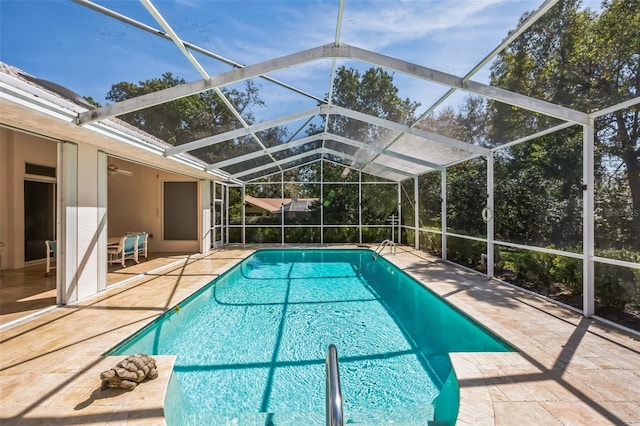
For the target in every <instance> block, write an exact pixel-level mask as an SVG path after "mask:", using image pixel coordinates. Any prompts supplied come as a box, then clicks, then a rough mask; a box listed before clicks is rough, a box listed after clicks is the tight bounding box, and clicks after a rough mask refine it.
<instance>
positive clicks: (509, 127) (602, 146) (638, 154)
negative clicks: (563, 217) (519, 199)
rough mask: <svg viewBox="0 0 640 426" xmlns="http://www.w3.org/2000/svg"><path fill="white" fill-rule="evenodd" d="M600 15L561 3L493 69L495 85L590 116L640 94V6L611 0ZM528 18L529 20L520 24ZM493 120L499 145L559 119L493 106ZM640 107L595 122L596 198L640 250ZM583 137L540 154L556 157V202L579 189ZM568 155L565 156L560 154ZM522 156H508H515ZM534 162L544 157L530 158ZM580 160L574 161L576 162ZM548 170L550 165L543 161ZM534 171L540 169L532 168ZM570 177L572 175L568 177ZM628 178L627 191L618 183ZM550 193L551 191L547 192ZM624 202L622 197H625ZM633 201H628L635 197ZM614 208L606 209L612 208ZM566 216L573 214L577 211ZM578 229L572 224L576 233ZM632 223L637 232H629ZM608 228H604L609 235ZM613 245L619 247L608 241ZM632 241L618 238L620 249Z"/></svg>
mask: <svg viewBox="0 0 640 426" xmlns="http://www.w3.org/2000/svg"><path fill="white" fill-rule="evenodd" d="M602 7H603V9H602V12H601V14H600V15H597V14H596V13H594V12H593V11H590V10H588V9H587V10H583V11H580V1H579V0H561V1H560V2H558V4H557V5H556V6H555V7H554V8H552V9H551V10H550V11H549V12H548V13H547V14H546V15H545V16H544V17H543V18H542V19H540V20H539V21H538V22H536V23H535V24H534V25H533V26H532V27H531V28H530V29H529V30H527V31H525V32H524V33H523V34H522V35H521V36H520V37H518V39H517V40H516V41H515V42H514V43H512V44H511V45H510V46H509V47H508V48H507V49H505V51H504V52H502V53H501V54H500V55H499V57H498V59H497V60H496V61H495V62H494V64H493V65H492V72H491V83H492V84H493V85H496V86H499V87H502V88H505V89H509V90H512V91H515V92H518V93H522V94H525V95H528V96H532V97H535V98H538V99H543V100H547V101H550V102H553V103H556V104H559V105H563V106H567V107H570V108H573V109H576V110H580V111H584V112H593V111H596V110H600V109H602V108H605V107H608V106H612V105H615V104H617V103H620V102H623V101H625V100H629V99H632V98H635V97H637V96H638V92H639V91H638V89H639V88H640V73H639V62H640V1H639V0H607V1H604V2H603V4H602ZM526 17H527V16H523V18H522V20H524V19H526ZM487 116H488V118H489V120H490V121H489V122H490V128H489V131H488V135H487V138H488V139H489V140H491V141H492V143H493V144H494V145H498V144H500V143H503V142H508V141H510V140H514V139H517V138H519V137H521V136H523V135H526V134H529V133H532V132H535V131H537V130H541V129H544V128H547V127H550V126H551V125H552V124H554V120H553V119H550V118H548V117H544V116H541V115H540V114H535V113H531V112H528V111H524V110H520V109H514V108H513V107H510V106H508V105H505V104H501V103H499V102H495V101H491V102H489V104H488V110H487ZM639 126H640V121H639V116H638V106H637V105H636V106H635V107H632V108H628V109H623V110H620V111H616V112H612V113H610V114H606V115H604V116H603V117H601V118H599V119H598V120H597V121H596V145H597V159H596V160H597V178H598V182H599V185H598V188H597V194H596V195H597V197H598V200H599V202H600V203H599V210H598V212H599V213H600V216H601V220H602V221H606V220H607V218H602V214H601V213H602V212H603V211H604V210H606V209H607V207H609V210H611V207H612V206H616V211H618V212H620V211H626V212H627V214H626V215H624V214H619V215H617V216H615V217H609V218H608V220H609V221H612V220H613V221H615V222H616V223H615V224H612V223H608V224H607V225H608V226H609V227H611V226H612V225H613V227H616V228H629V227H631V228H632V229H633V232H632V233H631V235H630V237H631V238H632V239H633V240H634V241H635V244H636V245H639V244H640V213H638V214H636V212H640V133H639ZM581 139H582V134H581V132H574V134H573V135H567V134H566V133H563V134H559V135H558V134H556V135H555V137H554V136H552V137H546V138H541V139H540V141H539V142H538V145H539V146H540V144H543V145H544V146H543V147H542V152H548V153H549V154H550V157H552V158H553V157H555V158H554V160H555V162H554V163H553V164H554V165H553V167H555V168H556V169H557V173H555V172H554V171H550V169H549V168H548V166H547V167H546V169H545V164H544V163H540V164H539V166H540V167H542V169H541V170H546V171H547V172H549V171H550V173H551V175H549V174H546V175H545V176H550V177H551V179H555V178H554V176H556V177H558V176H560V177H561V178H562V179H561V180H562V181H563V183H561V184H559V185H561V186H564V189H563V190H562V191H560V193H558V199H559V200H562V199H570V198H571V197H572V196H573V195H574V194H573V193H574V188H575V185H576V184H577V183H578V178H579V173H580V172H579V170H580V168H581V165H580V164H573V165H569V164H567V162H570V161H571V158H572V157H571V155H576V156H579V153H580V151H579V149H580V146H581V143H582V140H581ZM563 150H564V151H565V153H566V154H567V155H566V156H557V155H554V153H558V154H559V153H561V152H562V151H563ZM522 154H524V152H521V153H518V152H517V150H516V149H511V150H509V152H508V154H507V155H509V156H512V157H513V158H514V165H515V164H517V163H518V160H517V157H518V156H519V155H522ZM529 154H530V155H532V156H533V157H529V159H530V160H531V159H534V160H535V159H542V157H538V156H536V155H535V153H529ZM574 158H576V157H574ZM545 162H546V163H547V164H548V165H549V164H551V163H549V162H548V161H545ZM530 167H537V166H536V165H534V164H531V165H530ZM566 173H569V174H570V175H572V177H570V178H568V179H567V178H566ZM621 177H624V180H625V181H626V185H624V186H627V187H628V190H626V191H620V188H619V187H616V186H615V185H614V186H610V185H608V184H607V182H615V183H616V185H620V183H621V179H620V178H621ZM545 187H546V186H545ZM616 194H618V195H619V196H617V195H616ZM620 196H621V197H622V198H621V197H620ZM629 196H630V197H629ZM609 203H611V204H610V205H609V206H606V205H603V204H609ZM566 214H571V209H570V210H567V212H566ZM578 225H579V224H571V226H572V227H575V226H578ZM629 225H631V226H629ZM605 229H606V227H604V226H603V227H601V230H602V231H605ZM610 242H612V243H614V241H610ZM624 242H627V243H629V242H630V241H629V240H628V239H626V241H620V240H618V243H624Z"/></svg>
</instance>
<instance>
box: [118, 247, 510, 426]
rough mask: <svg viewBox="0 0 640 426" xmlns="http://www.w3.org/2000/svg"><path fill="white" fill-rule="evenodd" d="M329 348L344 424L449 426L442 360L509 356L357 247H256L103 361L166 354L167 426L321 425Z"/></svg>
mask: <svg viewBox="0 0 640 426" xmlns="http://www.w3.org/2000/svg"><path fill="white" fill-rule="evenodd" d="M330 343H333V344H335V345H336V347H337V348H338V357H339V363H340V377H341V383H342V393H343V401H344V418H345V424H349V423H350V424H369V425H371V424H389V423H393V424H394V425H422V424H424V425H426V424H428V422H429V421H433V420H437V421H442V422H445V423H448V424H453V423H454V422H455V419H456V416H457V409H458V388H457V382H456V380H455V375H454V374H453V372H452V368H451V363H450V361H449V357H448V353H449V352H469V351H482V352H487V351H500V352H502V351H508V350H510V348H509V347H508V346H507V345H506V344H505V343H503V342H501V341H500V340H498V339H497V338H496V337H495V336H493V335H491V334H490V333H489V332H487V331H486V330H484V329H483V328H482V327H480V326H479V325H477V324H476V323H474V322H473V321H471V320H469V319H468V318H467V317H466V316H464V315H463V314H461V313H460V312H458V311H456V310H455V309H453V308H452V307H451V306H450V305H448V304H447V303H445V302H444V301H443V300H441V299H440V298H438V297H437V296H435V295H434V294H433V293H431V292H430V291H429V290H427V289H426V288H424V287H423V286H421V285H420V284H419V283H417V282H416V281H414V280H413V279H412V278H410V277H409V276H408V275H406V274H405V273H403V272H402V271H400V270H399V269H397V268H396V267H394V266H393V265H392V264H390V263H389V262H387V261H386V260H384V259H383V258H378V259H377V260H374V259H373V257H372V252H371V251H369V250H306V251H303V250H262V251H258V252H256V253H255V254H254V255H252V256H251V257H249V258H247V259H245V260H244V261H243V262H241V263H240V264H239V265H237V266H235V267H234V268H232V269H231V270H230V271H228V272H227V273H225V274H223V275H222V276H221V277H219V278H217V279H216V280H214V281H212V283H211V284H210V285H208V286H206V287H205V288H203V289H202V290H201V291H199V292H198V293H196V294H194V295H193V296H191V297H190V298H189V299H187V300H185V301H183V302H182V303H180V304H179V309H172V310H171V311H169V312H167V313H166V314H165V315H163V316H162V317H160V318H159V319H158V320H156V321H155V322H153V323H152V324H150V325H149V326H147V327H145V328H144V329H143V330H141V331H140V332H138V333H136V334H135V335H134V336H132V337H131V338H129V339H127V340H126V341H125V342H123V343H122V344H120V345H119V346H117V347H116V348H114V349H113V350H111V351H110V352H109V354H110V355H128V354H135V353H147V354H151V355H160V354H173V355H177V360H176V364H175V366H174V371H173V375H172V378H171V381H170V384H169V391H168V393H167V398H166V401H165V408H166V410H165V415H166V419H167V423H168V424H169V425H170V426H172V425H187V424H194V425H200V424H220V425H227V424H228V425H266V424H269V422H271V424H272V425H274V426H275V425H314V424H317V425H323V424H324V423H325V417H324V410H325V408H324V407H325V367H324V363H325V356H326V351H327V347H328V345H329V344H330Z"/></svg>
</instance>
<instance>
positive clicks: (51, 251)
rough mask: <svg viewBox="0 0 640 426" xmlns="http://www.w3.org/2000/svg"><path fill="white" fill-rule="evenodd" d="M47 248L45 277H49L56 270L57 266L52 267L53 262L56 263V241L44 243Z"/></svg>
mask: <svg viewBox="0 0 640 426" xmlns="http://www.w3.org/2000/svg"><path fill="white" fill-rule="evenodd" d="M44 245H45V246H46V247H47V268H46V270H45V272H44V276H45V277H48V276H49V273H50V272H51V270H52V269H56V267H55V266H51V262H56V254H57V250H56V240H47V241H45V242H44Z"/></svg>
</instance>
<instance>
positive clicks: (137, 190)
mask: <svg viewBox="0 0 640 426" xmlns="http://www.w3.org/2000/svg"><path fill="white" fill-rule="evenodd" d="M109 162H110V163H111V162H112V163H113V164H115V165H116V166H118V167H119V168H122V169H125V170H128V171H130V172H132V173H133V175H132V176H125V175H119V174H116V175H114V176H111V177H109V178H108V182H107V183H108V197H107V200H108V205H107V212H108V213H107V214H108V218H109V229H108V233H109V237H119V236H122V235H125V234H126V233H127V232H128V231H145V232H147V233H149V234H150V235H152V237H150V238H149V251H153V252H194V253H195V252H199V251H200V249H201V248H200V243H199V241H198V240H194V241H164V240H163V239H162V228H163V222H162V211H163V209H162V202H163V201H162V188H163V184H164V182H198V181H197V180H195V179H193V178H188V177H185V176H181V175H177V174H173V173H168V172H165V171H162V170H157V169H152V168H149V167H145V166H142V165H139V164H135V163H131V162H127V161H123V160H119V159H117V158H116V159H113V160H110V161H109ZM199 193H200V192H199ZM201 198H202V197H201V196H199V199H198V204H199V205H201V202H202V199H201ZM198 235H202V212H201V211H200V210H198Z"/></svg>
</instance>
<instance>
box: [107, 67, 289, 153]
mask: <svg viewBox="0 0 640 426" xmlns="http://www.w3.org/2000/svg"><path fill="white" fill-rule="evenodd" d="M184 83H186V82H185V80H184V79H182V78H179V77H175V76H173V75H172V74H171V73H169V72H167V73H164V74H162V76H161V77H160V78H152V79H150V80H146V81H141V82H139V83H138V84H135V83H129V82H120V83H117V84H114V85H113V86H112V87H111V90H110V91H109V93H108V94H107V96H106V99H107V100H110V101H113V102H120V101H123V100H126V99H131V98H135V97H138V96H141V95H145V94H149V93H153V92H157V91H159V90H163V89H168V88H170V87H174V86H177V85H180V84H184ZM221 92H222V93H223V94H224V96H225V97H226V98H227V99H228V100H229V102H230V103H231V105H233V107H234V108H235V109H236V111H237V112H238V113H239V114H240V115H241V116H242V118H243V119H244V120H245V121H246V122H247V123H249V124H252V123H253V121H254V115H253V109H254V108H259V107H264V105H265V103H264V101H263V100H262V99H261V98H260V87H259V86H257V85H256V84H255V83H254V82H253V81H252V80H247V81H246V82H245V85H244V91H240V90H238V89H225V88H222V89H221ZM120 118H121V119H122V120H124V121H126V122H128V123H130V124H132V125H134V126H136V127H138V128H139V129H141V130H144V131H146V132H147V133H149V134H151V135H153V136H155V137H157V138H159V139H160V140H162V141H164V142H166V143H169V144H171V145H181V144H183V143H186V142H191V141H194V140H198V139H202V138H205V137H208V136H211V135H214V134H220V133H224V132H228V131H231V130H234V129H236V128H239V127H240V126H241V123H240V121H239V120H238V119H237V118H236V117H235V115H234V114H233V113H232V111H231V109H229V108H228V107H227V106H226V105H225V103H224V102H223V101H222V100H221V99H220V97H219V96H218V94H217V93H216V92H214V91H206V92H202V93H198V94H195V95H191V96H187V97H183V98H179V99H176V100H173V101H170V102H166V103H162V104H159V105H156V106H153V107H149V108H146V109H143V110H139V111H134V112H131V113H127V114H124V115H122V116H121V117H120ZM282 134H283V131H282V130H281V129H279V128H274V129H271V130H270V131H266V132H263V133H262V134H261V137H262V138H264V139H265V140H264V141H263V142H264V143H265V144H267V145H273V144H276V143H279V142H280V141H281V138H282ZM257 149H259V147H258V145H257V144H256V142H255V141H254V140H253V139H252V138H251V137H244V138H239V139H237V140H233V141H228V142H226V143H221V144H217V145H213V146H211V147H207V148H203V149H201V150H199V151H197V152H194V155H196V156H198V157H199V158H202V159H203V160H205V161H207V162H215V161H220V160H225V159H228V158H230V157H231V156H235V155H242V154H246V153H248V152H252V151H255V150H257Z"/></svg>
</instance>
